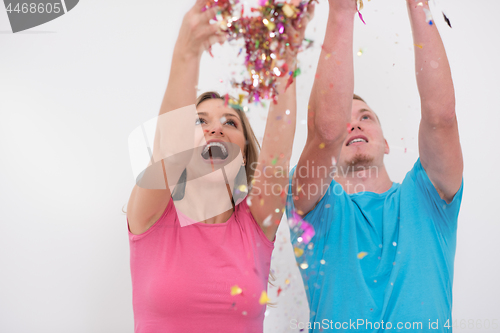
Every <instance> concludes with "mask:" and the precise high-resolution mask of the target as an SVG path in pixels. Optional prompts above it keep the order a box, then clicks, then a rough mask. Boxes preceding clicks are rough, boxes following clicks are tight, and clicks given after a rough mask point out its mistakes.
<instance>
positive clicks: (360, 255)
mask: <svg viewBox="0 0 500 333" xmlns="http://www.w3.org/2000/svg"><path fill="white" fill-rule="evenodd" d="M367 254H368V252H359V253H358V259H363V258H364V257H366V255H367Z"/></svg>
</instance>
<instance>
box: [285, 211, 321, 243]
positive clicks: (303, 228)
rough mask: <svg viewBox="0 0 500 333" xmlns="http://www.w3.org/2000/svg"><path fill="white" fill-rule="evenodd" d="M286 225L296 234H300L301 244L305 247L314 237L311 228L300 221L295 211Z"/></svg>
mask: <svg viewBox="0 0 500 333" xmlns="http://www.w3.org/2000/svg"><path fill="white" fill-rule="evenodd" d="M288 223H289V225H290V228H291V229H293V230H294V231H295V232H296V233H297V234H299V233H302V234H301V235H300V238H301V239H302V242H303V243H304V244H306V245H307V244H309V242H310V241H311V239H312V238H313V237H314V235H315V231H314V228H313V226H312V225H311V224H309V223H307V222H306V221H304V220H302V219H301V218H300V216H299V215H298V214H297V212H295V211H294V212H293V213H292V217H291V218H289V219H288ZM297 240H298V238H297Z"/></svg>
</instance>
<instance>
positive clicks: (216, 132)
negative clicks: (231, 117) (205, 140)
mask: <svg viewBox="0 0 500 333" xmlns="http://www.w3.org/2000/svg"><path fill="white" fill-rule="evenodd" d="M205 133H207V134H210V135H224V132H223V131H222V126H221V125H215V126H212V127H211V128H207V129H205Z"/></svg>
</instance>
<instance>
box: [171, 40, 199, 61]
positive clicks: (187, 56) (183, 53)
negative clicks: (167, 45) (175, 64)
mask: <svg viewBox="0 0 500 333" xmlns="http://www.w3.org/2000/svg"><path fill="white" fill-rule="evenodd" d="M201 55H202V52H196V51H194V50H192V49H190V48H188V47H185V46H184V45H182V43H179V42H178V43H176V44H175V47H174V54H173V57H172V59H175V60H177V61H182V62H186V63H191V62H195V61H200V59H201Z"/></svg>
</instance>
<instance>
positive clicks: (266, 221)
mask: <svg viewBox="0 0 500 333" xmlns="http://www.w3.org/2000/svg"><path fill="white" fill-rule="evenodd" d="M272 217H273V215H272V214H271V215H269V216H268V217H266V218H265V219H264V222H262V224H263V225H264V227H269V226H271V224H272V222H271V218H272Z"/></svg>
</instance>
